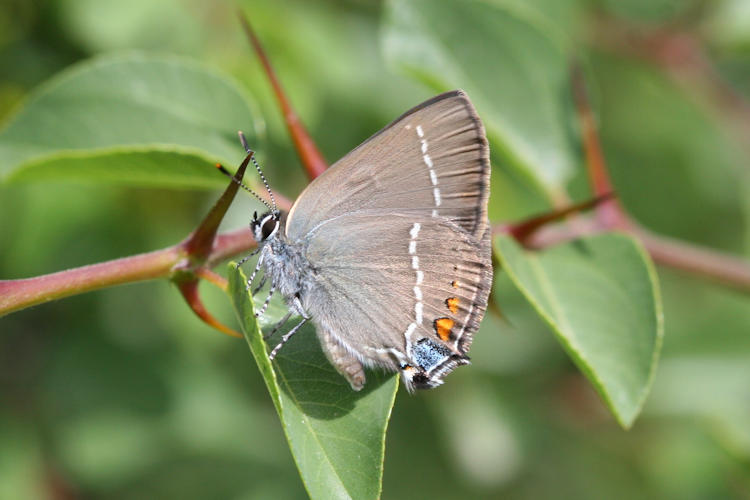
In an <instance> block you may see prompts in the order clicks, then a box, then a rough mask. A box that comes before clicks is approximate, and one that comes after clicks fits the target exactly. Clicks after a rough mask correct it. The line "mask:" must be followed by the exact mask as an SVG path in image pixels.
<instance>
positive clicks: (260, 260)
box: [245, 255, 265, 295]
mask: <svg viewBox="0 0 750 500" xmlns="http://www.w3.org/2000/svg"><path fill="white" fill-rule="evenodd" d="M262 264H263V256H262V255H261V256H260V259H258V263H257V264H255V269H253V274H251V275H250V277H249V278H248V279H247V286H246V287H245V290H250V287H252V286H253V280H255V276H256V275H257V274H258V271H260V266H261V265H262ZM264 276H265V275H264ZM253 295H255V294H253Z"/></svg>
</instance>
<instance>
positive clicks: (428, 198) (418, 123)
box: [286, 90, 490, 242]
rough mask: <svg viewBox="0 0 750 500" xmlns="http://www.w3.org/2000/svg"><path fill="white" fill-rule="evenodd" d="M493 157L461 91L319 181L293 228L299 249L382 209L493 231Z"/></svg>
mask: <svg viewBox="0 0 750 500" xmlns="http://www.w3.org/2000/svg"><path fill="white" fill-rule="evenodd" d="M489 175H490V164H489V149H488V146H487V140H486V138H485V134H484V128H483V126H482V123H481V121H480V120H479V118H478V116H477V114H476V111H475V110H474V107H473V105H472V104H471V102H470V101H469V98H468V97H467V96H466V94H464V93H463V92H462V91H460V90H457V91H453V92H447V93H445V94H441V95H439V96H437V97H435V98H433V99H430V100H429V101H427V102H425V103H423V104H421V105H419V106H417V107H415V108H413V109H411V110H410V111H407V112H406V113H405V114H404V115H402V116H401V117H400V118H398V119H397V120H396V121H394V122H393V123H391V124H390V125H388V126H387V127H385V128H384V129H383V130H381V131H380V132H378V133H376V134H375V135H373V136H372V137H370V138H369V139H368V140H367V141H365V142H364V143H363V144H362V145H360V146H359V147H358V148H356V149H355V150H353V151H352V152H350V153H349V154H348V155H346V156H345V157H343V158H342V159H341V160H339V161H338V162H336V164H335V165H333V166H332V167H331V168H329V169H328V170H326V171H325V172H324V173H323V174H322V175H321V176H319V177H318V178H317V179H315V181H313V182H312V183H311V184H310V185H309V186H308V187H307V188H306V189H305V190H304V191H303V192H302V194H301V195H300V196H299V198H298V199H297V201H296V203H295V204H294V206H293V207H292V209H291V211H290V213H289V217H288V219H287V224H286V234H287V237H288V239H289V240H290V241H292V242H294V241H299V240H301V239H303V238H305V236H306V235H307V234H308V233H309V232H310V231H311V230H312V229H313V228H315V227H316V226H317V225H318V224H320V223H321V222H323V221H326V220H328V219H332V218H334V217H338V216H341V215H344V214H351V213H353V212H356V211H361V210H372V209H381V210H386V211H388V212H400V213H403V214H409V215H410V216H412V217H413V218H414V219H415V220H416V219H417V218H421V217H426V216H429V217H444V218H448V219H450V220H451V221H453V223H455V224H457V225H458V226H459V227H461V228H463V229H464V230H465V231H467V232H468V233H469V234H471V235H473V236H474V237H476V238H481V236H482V235H483V234H484V232H485V229H486V226H487V197H488V196H489Z"/></svg>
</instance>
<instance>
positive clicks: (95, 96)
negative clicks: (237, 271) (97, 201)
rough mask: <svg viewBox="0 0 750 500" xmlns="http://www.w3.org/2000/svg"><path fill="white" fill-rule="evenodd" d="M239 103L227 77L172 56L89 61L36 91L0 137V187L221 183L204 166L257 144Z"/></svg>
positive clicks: (235, 158) (245, 106) (248, 114)
mask: <svg viewBox="0 0 750 500" xmlns="http://www.w3.org/2000/svg"><path fill="white" fill-rule="evenodd" d="M254 115H255V114H254V113H253V111H252V109H251V106H250V104H249V102H248V100H247V98H246V97H245V96H243V95H242V93H241V92H240V91H239V89H238V88H237V87H236V86H235V84H234V83H232V82H231V81H230V80H229V79H228V77H226V76H223V75H221V74H218V73H215V72H213V71H210V70H209V69H207V68H204V67H201V66H199V65H197V64H195V63H192V62H189V61H186V60H183V59H180V58H176V57H166V56H165V57H156V56H151V55H142V54H135V53H133V54H127V55H119V56H111V57H105V58H99V59H94V60H91V61H87V62H84V63H81V64H78V65H76V66H74V67H72V68H71V69H68V70H66V71H63V72H62V73H61V74H59V75H57V76H56V77H54V78H53V79H52V80H50V81H49V82H47V83H46V84H45V85H42V86H41V87H40V88H39V89H38V90H37V91H36V93H35V94H34V95H33V96H32V97H31V98H30V99H29V100H28V102H27V103H26V104H25V105H24V106H22V107H21V109H20V110H19V112H18V113H17V114H16V115H15V117H14V118H12V119H11V120H10V122H9V124H8V125H7V127H6V128H5V129H4V130H3V131H2V132H1V133H0V158H2V163H0V178H4V179H6V180H7V179H27V180H28V179H38V178H49V177H54V178H71V179H76V180H81V179H85V180H89V181H92V182H100V181H108V182H113V181H114V182H131V183H138V184H149V185H164V186H174V185H187V186H201V185H202V186H216V185H220V184H225V183H226V181H225V180H224V179H223V178H222V176H220V175H217V174H216V171H215V169H213V168H212V164H214V163H216V162H217V161H218V162H222V163H226V164H227V165H228V166H232V165H234V164H235V163H239V160H240V159H241V158H242V156H243V154H244V152H243V151H242V149H241V147H240V145H239V141H238V140H237V131H238V130H243V131H245V132H246V133H248V134H249V137H248V139H249V140H250V141H251V144H252V143H254V142H256V141H254V138H255V125H256V124H255V120H256V119H257V117H255V116H254Z"/></svg>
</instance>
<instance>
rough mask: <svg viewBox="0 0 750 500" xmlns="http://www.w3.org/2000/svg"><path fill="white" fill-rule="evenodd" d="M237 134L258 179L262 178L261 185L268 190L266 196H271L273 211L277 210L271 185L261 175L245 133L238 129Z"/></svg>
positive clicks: (261, 171) (261, 172)
mask: <svg viewBox="0 0 750 500" xmlns="http://www.w3.org/2000/svg"><path fill="white" fill-rule="evenodd" d="M237 135H238V136H240V142H241V143H242V147H243V148H245V151H247V154H249V155H250V161H252V162H253V165H255V170H257V171H258V174H259V175H260V180H262V181H263V185H264V186H266V191H268V196H269V197H270V198H271V204H272V205H273V211H274V212H278V209H277V208H276V200H275V199H274V197H273V192H271V187H270V186H269V185H268V181H267V180H266V176H265V175H263V170H261V168H260V165H258V162H257V161H256V160H255V151H253V150H252V149H250V146H248V145H247V139H245V134H243V133H242V130H240V131H238V132H237ZM256 196H257V195H256ZM268 208H271V207H268Z"/></svg>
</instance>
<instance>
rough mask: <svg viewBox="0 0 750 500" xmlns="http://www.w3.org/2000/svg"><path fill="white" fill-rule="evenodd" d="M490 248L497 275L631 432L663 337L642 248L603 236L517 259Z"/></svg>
mask: <svg viewBox="0 0 750 500" xmlns="http://www.w3.org/2000/svg"><path fill="white" fill-rule="evenodd" d="M496 249H497V251H498V253H499V255H500V258H501V259H502V267H501V271H503V272H507V273H508V274H509V276H510V277H511V279H512V280H513V282H514V283H515V284H516V286H517V287H518V288H519V289H520V290H521V292H522V293H523V294H524V295H525V296H526V298H527V299H528V300H529V301H530V302H531V304H532V305H533V306H534V308H535V309H536V310H537V311H539V314H540V315H541V316H542V317H543V318H544V320H545V321H546V322H547V323H549V325H550V326H551V327H552V329H553V330H554V332H555V334H556V335H557V337H558V339H559V340H560V343H562V345H563V347H565V349H566V350H567V351H568V352H569V353H570V355H571V357H572V358H573V360H574V361H575V362H576V364H577V365H578V366H579V367H580V368H581V370H582V371H583V372H584V373H586V375H587V376H588V378H589V379H590V380H591V382H592V383H593V384H594V386H595V387H596V389H597V391H599V393H600V394H601V395H602V397H603V398H604V400H605V401H606V402H607V405H608V406H609V407H610V408H611V410H612V412H613V413H614V414H615V416H616V417H617V419H618V420H619V421H620V423H621V424H622V425H623V426H624V427H630V426H631V425H632V424H633V421H634V420H635V418H636V416H637V415H638V413H639V412H640V411H641V407H642V406H643V403H644V402H645V400H646V396H647V395H648V390H649V388H650V387H651V381H652V380H653V377H654V374H655V371H656V364H657V360H658V358H659V351H660V349H661V341H662V335H663V326H662V310H661V303H660V300H659V288H658V284H657V281H656V275H655V273H654V270H653V267H652V265H651V261H650V259H649V258H648V256H647V255H646V254H645V252H644V251H643V248H641V246H640V245H639V244H638V243H637V242H636V241H634V240H633V239H632V238H629V237H626V236H620V235H615V234H609V235H601V236H596V237H591V238H583V239H580V240H577V241H575V242H573V243H567V244H564V245H558V246H555V247H553V248H551V249H549V250H548V251H545V252H524V251H523V250H522V249H521V248H520V247H519V246H518V244H517V243H516V242H515V241H514V240H513V239H512V238H509V237H507V236H500V237H499V238H498V239H497V241H496ZM614 263H616V264H614Z"/></svg>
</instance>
